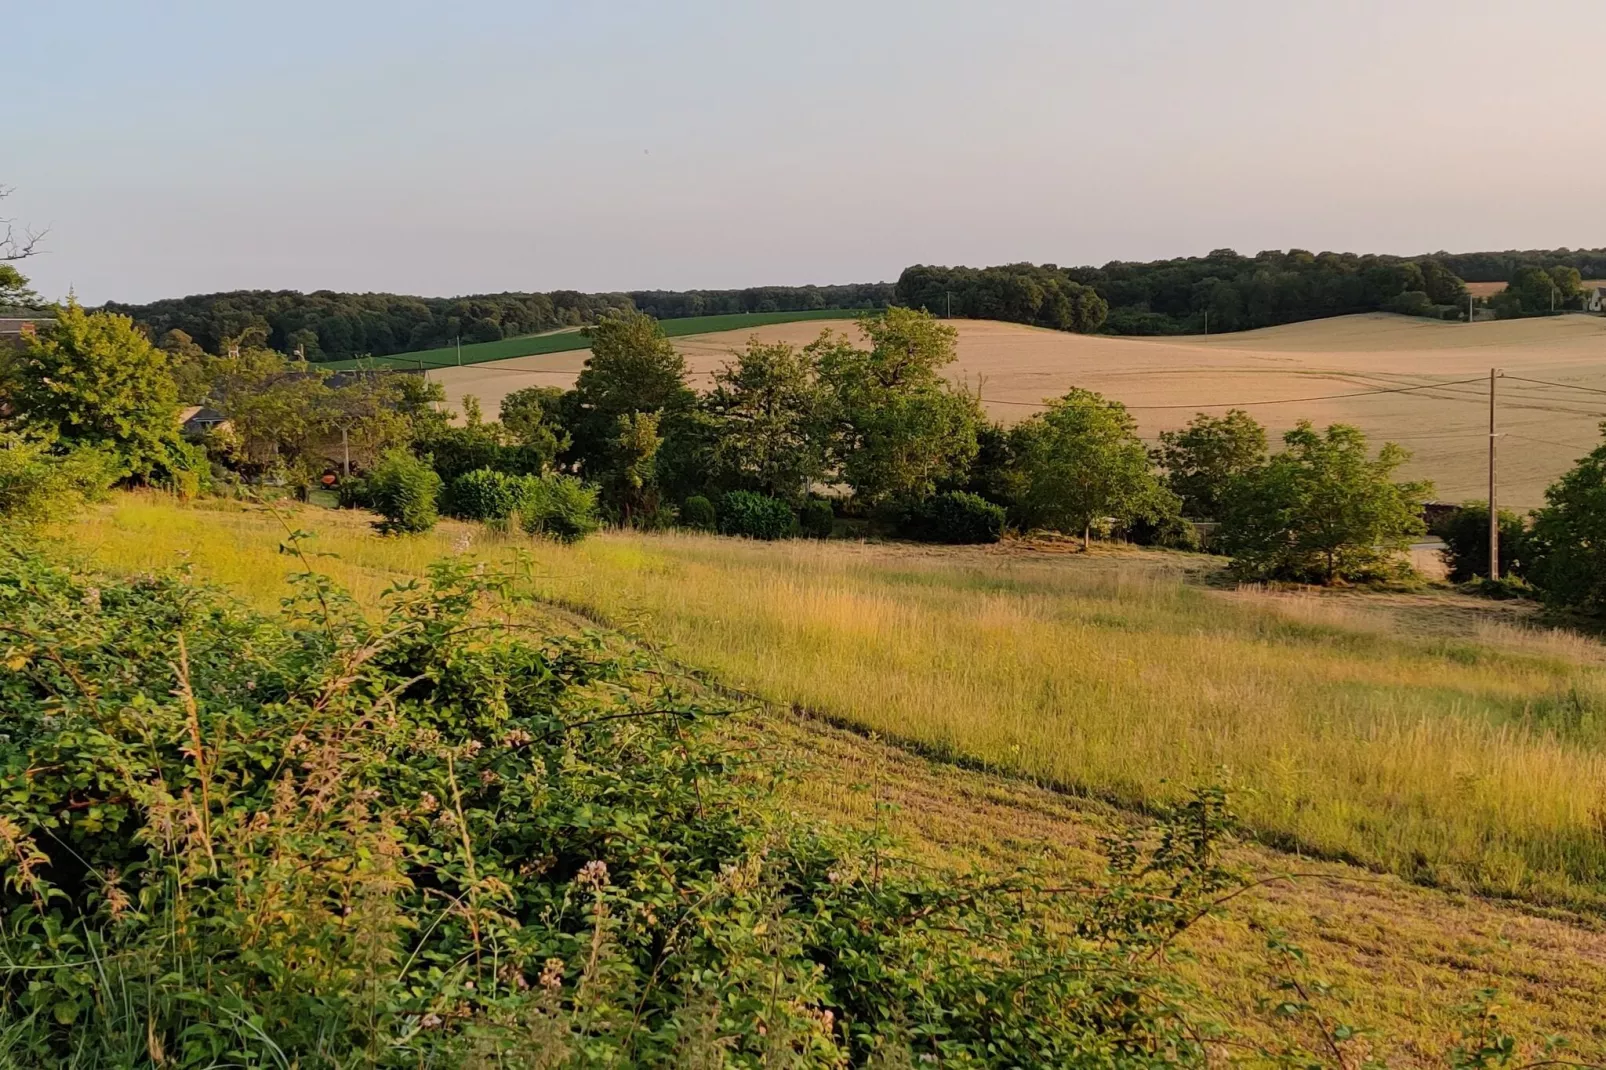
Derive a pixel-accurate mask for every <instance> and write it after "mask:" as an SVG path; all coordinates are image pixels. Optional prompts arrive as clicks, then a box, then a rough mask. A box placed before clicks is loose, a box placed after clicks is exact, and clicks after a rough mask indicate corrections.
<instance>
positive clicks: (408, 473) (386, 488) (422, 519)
mask: <svg viewBox="0 0 1606 1070" xmlns="http://www.w3.org/2000/svg"><path fill="white" fill-rule="evenodd" d="M368 486H369V489H370V491H371V492H372V495H373V502H374V509H375V511H376V512H378V513H379V515H380V516H382V517H384V518H385V519H384V521H383V522H382V523H380V524H379V530H381V531H383V532H385V533H387V534H391V533H401V534H415V533H417V532H421V531H428V530H429V529H430V528H432V527H434V526H435V521H436V520H437V519H438V518H439V505H438V501H439V498H440V493H441V477H440V476H439V475H437V474H436V473H435V469H433V468H431V467H430V466H429V464H428V463H427V462H425V461H421V460H419V459H418V458H417V457H414V456H413V455H412V454H410V453H408V452H407V451H405V450H393V451H391V452H390V453H387V454H386V455H385V456H384V457H383V458H382V459H381V460H380V462H379V464H377V465H375V466H374V470H373V471H372V472H370V473H369V475H368Z"/></svg>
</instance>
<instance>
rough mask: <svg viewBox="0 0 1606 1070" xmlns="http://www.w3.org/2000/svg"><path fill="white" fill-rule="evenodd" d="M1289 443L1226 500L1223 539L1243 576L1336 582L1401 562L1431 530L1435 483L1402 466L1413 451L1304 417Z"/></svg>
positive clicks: (1241, 478) (1231, 490)
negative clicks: (1400, 475)
mask: <svg viewBox="0 0 1606 1070" xmlns="http://www.w3.org/2000/svg"><path fill="white" fill-rule="evenodd" d="M1283 443H1284V449H1283V450H1282V452H1280V453H1278V454H1276V455H1275V456H1273V457H1272V458H1271V459H1270V460H1268V461H1267V462H1266V463H1265V464H1262V465H1259V466H1257V467H1256V468H1254V469H1252V470H1250V471H1249V472H1246V473H1244V474H1243V475H1241V476H1239V477H1237V478H1236V479H1234V480H1233V481H1232V483H1231V484H1230V485H1229V487H1228V490H1227V493H1226V495H1225V496H1224V500H1223V508H1222V512H1221V521H1222V526H1221V530H1220V532H1219V539H1220V544H1221V548H1222V549H1223V550H1224V551H1225V552H1226V553H1227V554H1228V555H1229V556H1230V557H1232V559H1233V566H1234V568H1235V569H1236V570H1237V571H1238V572H1239V573H1240V574H1242V575H1246V576H1253V577H1257V578H1263V579H1286V580H1295V581H1300V582H1316V583H1333V582H1335V581H1339V580H1355V579H1365V578H1370V577H1374V576H1380V575H1385V574H1388V573H1390V572H1393V571H1396V570H1397V569H1396V565H1395V560H1396V559H1397V556H1398V554H1399V552H1400V551H1401V550H1404V549H1405V548H1406V547H1407V546H1409V545H1410V542H1411V540H1412V539H1413V538H1415V537H1417V536H1419V535H1421V534H1422V533H1423V531H1424V530H1425V528H1424V526H1423V524H1422V519H1421V506H1422V502H1423V501H1424V500H1425V499H1426V498H1427V497H1428V496H1429V495H1430V494H1431V493H1432V490H1433V485H1432V484H1431V483H1425V482H1423V483H1402V482H1396V481H1395V480H1394V473H1395V472H1396V470H1398V469H1399V467H1400V465H1402V464H1404V463H1405V462H1406V461H1407V460H1408V459H1409V458H1410V455H1409V454H1408V453H1407V452H1406V451H1405V450H1403V449H1401V448H1400V447H1399V446H1397V445H1395V444H1394V443H1392V442H1389V443H1385V444H1384V445H1383V447H1382V448H1381V449H1379V450H1378V452H1377V455H1376V456H1375V457H1374V456H1372V455H1371V452H1370V450H1369V449H1368V448H1367V443H1366V436H1365V435H1364V434H1362V433H1361V432H1360V431H1359V430H1357V429H1356V428H1353V427H1350V426H1348V425H1345V424H1334V425H1332V426H1331V427H1329V428H1327V430H1326V431H1325V432H1318V431H1316V430H1315V429H1314V428H1312V427H1311V424H1310V421H1308V420H1305V421H1301V422H1300V424H1299V425H1298V426H1297V427H1295V428H1294V429H1293V430H1292V431H1289V432H1288V433H1287V434H1285V435H1284V436H1283Z"/></svg>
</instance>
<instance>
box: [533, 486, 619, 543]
mask: <svg viewBox="0 0 1606 1070" xmlns="http://www.w3.org/2000/svg"><path fill="white" fill-rule="evenodd" d="M523 489H524V500H523V503H522V504H521V505H520V506H519V522H520V523H521V524H522V525H523V527H524V530H525V531H527V532H529V533H530V534H531V535H544V536H546V537H547V538H551V539H556V540H558V541H559V542H579V541H580V540H581V539H583V538H585V537H586V536H587V535H590V534H591V533H592V532H594V531H596V530H597V528H599V527H600V526H601V525H602V520H601V518H600V516H599V514H598V509H597V489H596V488H595V487H593V486H591V485H589V484H587V483H585V482H583V481H581V480H580V479H578V478H576V477H574V476H566V475H561V474H558V473H554V472H549V473H547V474H546V475H544V476H541V477H540V478H533V477H527V478H526V479H525V480H524V488H523Z"/></svg>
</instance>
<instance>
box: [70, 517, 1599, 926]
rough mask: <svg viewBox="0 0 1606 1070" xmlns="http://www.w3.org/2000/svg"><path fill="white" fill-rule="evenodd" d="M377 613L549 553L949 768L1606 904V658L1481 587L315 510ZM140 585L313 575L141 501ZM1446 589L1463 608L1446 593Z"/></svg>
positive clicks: (335, 565) (1114, 556) (727, 677)
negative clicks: (1228, 819) (540, 534)
mask: <svg viewBox="0 0 1606 1070" xmlns="http://www.w3.org/2000/svg"><path fill="white" fill-rule="evenodd" d="M289 522H290V523H292V524H294V525H295V526H298V527H303V528H307V529H310V530H313V531H315V532H317V533H318V537H317V539H316V541H315V543H314V548H315V549H317V550H319V551H321V552H323V553H327V554H330V555H332V556H328V557H320V558H318V559H316V560H317V561H318V562H319V567H320V568H326V569H327V570H328V571H330V573H331V574H332V575H334V576H335V578H336V579H338V580H339V581H341V582H342V583H344V584H346V585H347V586H348V587H350V588H352V589H353V590H354V592H355V593H356V594H357V595H358V597H359V598H362V599H365V600H369V599H372V598H373V597H374V596H376V595H377V594H378V592H379V590H381V589H382V588H383V587H384V586H385V585H387V584H388V583H389V582H391V581H392V580H393V579H395V578H397V577H401V576H413V575H418V574H420V573H421V572H422V571H423V568H424V566H425V565H426V564H427V562H428V561H429V560H431V559H433V558H435V557H437V556H439V555H442V554H447V553H469V554H475V555H483V556H484V557H486V558H489V559H499V558H503V557H506V556H508V555H509V554H511V553H513V552H514V551H515V550H518V551H522V552H525V553H528V554H529V555H531V561H532V564H533V566H534V579H533V581H532V582H533V585H534V586H533V589H534V592H535V593H536V594H538V595H539V596H540V597H541V598H543V599H545V600H548V601H549V602H552V603H556V604H561V605H564V606H569V607H573V608H575V609H577V610H579V611H581V612H583V613H585V614H587V615H590V616H592V617H593V618H595V619H598V620H603V621H607V622H610V623H611V624H613V625H616V626H619V627H621V628H624V629H626V630H627V631H630V632H633V633H635V634H638V635H640V636H642V637H643V638H646V639H648V640H650V641H652V642H653V643H655V644H658V645H661V646H664V647H666V648H667V649H668V650H669V651H670V652H671V653H673V654H674V655H675V656H676V657H678V658H680V659H681V660H683V661H684V662H686V663H687V664H689V665H691V666H694V667H696V668H699V669H703V670H706V671H709V672H712V673H714V674H716V675H717V676H718V677H719V678H720V679H722V680H724V681H726V682H728V683H731V684H734V685H736V686H739V687H743V688H747V689H751V690H752V691H755V692H757V693H759V694H762V695H764V696H766V697H767V698H768V699H771V700H773V701H776V702H778V703H782V704H797V705H799V706H802V707H807V708H809V709H812V710H815V711H818V712H820V713H821V714H823V715H825V716H827V717H830V718H833V719H836V720H838V721H841V722H843V723H848V724H852V725H856V726H858V727H860V728H864V729H871V730H874V731H877V732H881V733H884V734H886V735H888V736H890V737H894V738H897V739H901V740H905V741H907V742H909V743H912V744H915V745H918V746H919V747H921V748H923V749H925V750H927V751H929V752H930V753H933V754H935V755H939V756H943V757H946V758H950V759H955V760H960V761H963V762H967V763H973V764H978V765H981V766H985V767H987V768H991V769H997V770H1001V771H1006V772H1009V773H1011V774H1014V775H1019V776H1025V777H1028V778H1030V779H1033V780H1035V781H1037V782H1039V783H1042V784H1046V785H1051V786H1054V787H1056V788H1058V789H1060V790H1065V791H1070V792H1073V793H1081V794H1085V795H1089V796H1092V797H1096V798H1099V799H1103V800H1106V801H1109V802H1112V803H1115V804H1118V805H1120V806H1123V807H1127V808H1136V809H1143V808H1147V807H1151V806H1155V805H1159V804H1163V803H1166V802H1169V801H1172V800H1174V799H1176V798H1178V797H1179V796H1180V795H1181V794H1183V793H1184V792H1185V791H1186V790H1187V789H1188V787H1189V786H1190V785H1193V784H1197V783H1199V782H1201V781H1222V782H1226V783H1228V784H1230V785H1232V786H1233V788H1234V789H1235V791H1236V792H1237V795H1238V808H1239V810H1240V812H1241V813H1242V815H1243V816H1244V819H1245V820H1246V822H1247V823H1248V825H1249V827H1250V829H1251V830H1252V831H1253V832H1254V834H1255V835H1256V836H1257V837H1258V838H1259V839H1260V840H1262V841H1263V842H1265V843H1267V844H1270V845H1276V846H1281V847H1285V848H1288V849H1293V850H1300V851H1305V852H1311V853H1315V854H1319V855H1321V856H1324V857H1329V858H1335V859H1343V860H1351V861H1355V862H1360V863H1362V864H1366V865H1370V866H1375V867H1378V868H1383V869H1388V870H1392V871H1394V872H1396V873H1399V874H1401V875H1403V876H1406V877H1409V878H1411V879H1414V880H1419V881H1424V882H1427V883H1432V884H1436V885H1441V886H1446V887H1452V888H1462V889H1467V890H1475V891H1480V892H1485V893H1491V894H1497V895H1502V896H1513V897H1521V898H1524V899H1527V900H1531V901H1534V902H1539V903H1550V904H1558V905H1569V906H1573V907H1579V908H1586V909H1589V910H1591V911H1602V910H1606V650H1603V648H1602V647H1601V646H1600V645H1599V644H1597V643H1594V642H1592V641H1590V640H1586V639H1582V638H1579V637H1577V636H1573V635H1570V634H1567V633H1556V632H1543V631H1533V630H1529V629H1527V628H1525V627H1523V626H1521V624H1520V622H1514V621H1512V620H1509V619H1506V615H1509V611H1505V610H1489V611H1487V612H1482V611H1480V610H1479V609H1478V608H1477V606H1478V603H1475V602H1472V601H1470V600H1465V601H1458V600H1456V599H1455V598H1454V596H1449V595H1434V596H1424V597H1419V598H1413V597H1411V596H1396V598H1394V599H1393V600H1385V601H1379V600H1374V599H1370V598H1367V597H1365V596H1360V597H1351V598H1347V599H1346V598H1331V597H1326V596H1292V595H1280V594H1272V593H1266V592H1256V591H1234V590H1226V589H1216V588H1213V587H1211V586H1210V585H1209V584H1208V583H1206V582H1204V581H1205V580H1208V579H1209V577H1210V574H1211V572H1212V570H1213V569H1214V568H1215V567H1216V566H1215V565H1214V563H1213V562H1212V561H1211V559H1207V558H1199V557H1193V556H1188V555H1175V554H1159V553H1138V552H1119V551H1110V552H1107V553H1096V554H1093V555H1088V556H1086V557H1084V556H1081V555H1063V556H1055V555H1047V554H1037V553H1033V552H1030V551H1028V550H1022V549H1019V548H1005V549H1002V550H993V551H989V550H944V551H939V552H934V551H930V550H919V549H916V548H909V547H899V546H888V545H881V546H878V545H871V544H859V543H846V542H843V543H803V542H794V543H786V544H757V543H751V542H745V541H737V540H731V539H720V538H715V537H710V536H691V535H660V536H648V535H639V534H622V533H615V534H608V535H605V536H602V537H599V538H596V539H593V540H590V541H587V542H586V543H583V544H581V545H579V546H577V547H572V548H569V547H560V546H555V545H552V544H547V543H539V542H531V541H529V540H527V539H524V538H522V537H511V536H504V535H498V534H495V533H492V532H488V531H486V530H485V529H483V528H480V527H478V526H475V525H463V524H455V523H449V524H443V525H442V526H441V527H439V528H438V529H436V531H435V532H433V533H431V534H430V535H427V536H424V537H420V538H414V539H394V538H379V537H377V536H375V535H374V534H373V533H372V532H371V530H370V528H369V526H368V524H367V519H366V518H365V517H363V516H361V515H359V514H354V513H340V512H331V511H325V510H320V509H316V508H300V509H298V510H296V512H295V515H294V517H293V518H290V520H289ZM72 534H73V537H74V540H75V541H76V542H77V544H78V545H79V546H80V547H82V548H83V550H84V551H85V552H87V553H89V554H90V555H92V556H93V557H95V558H97V559H99V560H101V561H103V562H104V563H107V564H109V565H113V566H116V567H119V568H132V569H144V568H156V567H167V566H171V565H173V564H175V563H177V562H180V561H187V562H189V563H190V565H191V566H192V567H193V568H194V569H195V570H196V571H197V573H198V574H199V575H201V576H203V577H206V578H210V579H215V580H216V581H218V582H221V583H225V584H227V585H229V586H230V587H233V588H235V589H236V590H239V591H241V592H242V593H244V594H246V595H247V596H248V597H252V598H254V599H256V600H258V602H259V604H262V605H264V607H271V605H273V604H275V603H276V600H277V598H278V597H279V595H280V594H282V586H281V584H280V580H281V578H282V576H283V574H284V573H285V572H287V571H289V569H290V567H291V566H292V565H293V564H294V562H293V561H292V560H291V559H289V558H286V557H284V556H282V555H281V554H280V552H279V549H278V548H279V545H280V542H281V540H282V538H283V529H282V527H281V526H280V524H279V522H278V521H277V520H276V519H275V518H274V517H273V516H272V515H270V514H268V513H266V512H264V511H263V510H261V509H260V508H259V507H255V506H248V505H240V504H232V505H230V504H219V505H206V506H177V505H175V504H173V503H172V502H171V501H164V500H162V499H159V498H154V497H136V496H128V495H123V496H119V497H118V498H117V499H116V501H115V502H114V503H113V504H111V505H109V506H106V507H102V508H100V509H99V510H97V511H96V512H94V513H93V514H92V515H91V516H89V517H88V518H86V519H85V520H84V521H82V522H81V523H79V524H78V525H77V526H76V527H75V528H74V530H73V533H72ZM1447 600H1448V601H1447Z"/></svg>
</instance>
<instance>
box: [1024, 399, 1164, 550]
mask: <svg viewBox="0 0 1606 1070" xmlns="http://www.w3.org/2000/svg"><path fill="white" fill-rule="evenodd" d="M1010 440H1011V444H1012V445H1013V447H1014V453H1015V458H1016V463H1017V464H1018V465H1019V467H1020V471H1021V474H1022V478H1023V480H1024V483H1025V486H1024V489H1023V490H1022V492H1021V497H1020V500H1019V510H1020V514H1021V519H1022V520H1023V521H1024V523H1025V526H1026V527H1037V528H1048V529H1050V530H1053V531H1064V532H1072V533H1075V532H1080V533H1081V534H1082V545H1083V547H1084V548H1086V546H1087V544H1088V534H1089V530H1090V529H1091V528H1092V526H1093V524H1094V523H1095V522H1096V521H1098V520H1101V519H1103V518H1104V517H1115V518H1116V519H1118V520H1122V521H1130V520H1134V519H1139V518H1144V517H1154V516H1157V515H1159V514H1161V513H1164V512H1166V511H1168V510H1167V508H1166V507H1167V506H1168V505H1170V506H1172V508H1173V509H1174V505H1175V503H1174V501H1169V502H1168V500H1167V499H1169V498H1171V494H1170V492H1169V491H1167V490H1166V489H1165V488H1164V487H1162V486H1161V485H1160V483H1159V481H1158V480H1156V479H1155V477H1154V473H1153V472H1152V471H1151V470H1150V468H1149V455H1148V453H1147V452H1146V451H1145V450H1144V448H1143V442H1142V440H1141V439H1139V438H1138V435H1137V424H1136V422H1135V421H1134V420H1133V419H1132V417H1131V415H1129V414H1128V413H1127V411H1126V406H1124V405H1122V404H1121V403H1120V402H1119V401H1110V400H1107V399H1106V398H1104V397H1102V396H1100V395H1099V394H1095V393H1094V392H1092V391H1091V390H1081V389H1073V390H1071V392H1070V393H1068V394H1066V395H1065V396H1064V397H1062V398H1056V399H1054V400H1053V401H1051V402H1050V403H1049V407H1048V410H1047V411H1046V412H1040V413H1037V414H1036V415H1034V416H1033V417H1031V419H1029V420H1026V421H1024V422H1023V423H1021V424H1019V425H1017V426H1016V428H1015V430H1014V431H1013V432H1012V433H1011V435H1010Z"/></svg>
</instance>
